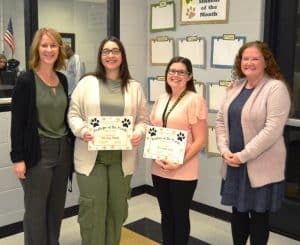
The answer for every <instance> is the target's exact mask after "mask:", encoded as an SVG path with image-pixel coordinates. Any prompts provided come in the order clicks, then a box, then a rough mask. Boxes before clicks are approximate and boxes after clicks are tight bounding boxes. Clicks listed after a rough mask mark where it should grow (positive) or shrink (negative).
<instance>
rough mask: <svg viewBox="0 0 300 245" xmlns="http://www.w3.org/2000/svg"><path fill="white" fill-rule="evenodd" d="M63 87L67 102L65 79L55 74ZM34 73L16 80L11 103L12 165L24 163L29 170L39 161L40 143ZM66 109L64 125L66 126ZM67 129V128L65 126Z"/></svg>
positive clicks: (27, 73)
mask: <svg viewBox="0 0 300 245" xmlns="http://www.w3.org/2000/svg"><path fill="white" fill-rule="evenodd" d="M56 74H57V76H58V78H59V81H60V82H61V84H62V85H63V88H64V92H65V94H66V100H68V83H67V79H66V77H65V76H64V75H63V74H62V73H60V72H56ZM34 81H35V80H34V72H33V71H28V72H25V73H23V74H21V75H20V76H19V77H18V78H17V82H16V86H15V88H14V91H13V95H12V102H11V132H10V133H11V152H10V157H11V161H12V162H13V163H15V162H19V161H25V164H26V167H27V168H30V167H32V166H34V165H36V164H37V163H38V161H39V160H40V159H41V149H40V141H39V135H38V113H37V107H36V89H35V82H34ZM67 109H68V106H67V108H66V112H65V124H66V126H67ZM67 128H68V126H67Z"/></svg>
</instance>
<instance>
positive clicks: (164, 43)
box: [150, 37, 174, 65]
mask: <svg viewBox="0 0 300 245" xmlns="http://www.w3.org/2000/svg"><path fill="white" fill-rule="evenodd" d="M150 42H151V44H150V58H151V65H166V64H168V63H169V61H170V60H171V58H173V56H174V40H173V39H171V38H169V37H158V38H156V39H151V41H150Z"/></svg>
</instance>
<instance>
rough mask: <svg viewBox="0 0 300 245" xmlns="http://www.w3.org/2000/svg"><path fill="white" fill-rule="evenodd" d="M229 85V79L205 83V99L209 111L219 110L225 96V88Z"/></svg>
mask: <svg viewBox="0 0 300 245" xmlns="http://www.w3.org/2000/svg"><path fill="white" fill-rule="evenodd" d="M230 85H231V81H227V80H220V81H219V82H209V83H207V100H208V111H209V112H218V111H219V109H220V107H221V104H222V103H223V100H224V97H225V93H226V88H227V87H228V86H230Z"/></svg>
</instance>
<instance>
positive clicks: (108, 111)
mask: <svg viewBox="0 0 300 245" xmlns="http://www.w3.org/2000/svg"><path fill="white" fill-rule="evenodd" d="M99 84H100V109H101V116H123V115H124V95H123V93H122V91H121V81H114V80H107V81H106V83H103V81H100V82H99ZM96 163H104V164H106V165H110V164H115V163H120V164H121V163H122V151H120V150H107V151H99V152H98V155H97V159H96Z"/></svg>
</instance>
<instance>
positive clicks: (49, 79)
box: [36, 71, 59, 88]
mask: <svg viewBox="0 0 300 245" xmlns="http://www.w3.org/2000/svg"><path fill="white" fill-rule="evenodd" d="M36 73H37V74H38V76H39V77H40V79H41V80H42V81H43V82H44V83H45V84H46V85H47V86H48V87H50V88H56V87H57V86H58V84H59V81H58V79H57V76H56V74H55V73H53V72H52V73H51V74H50V76H49V75H45V74H43V73H42V72H40V71H37V72H36Z"/></svg>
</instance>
